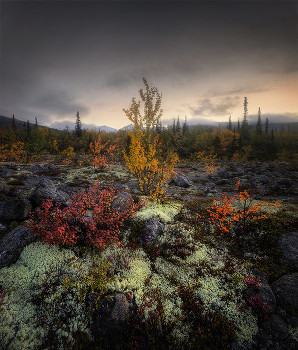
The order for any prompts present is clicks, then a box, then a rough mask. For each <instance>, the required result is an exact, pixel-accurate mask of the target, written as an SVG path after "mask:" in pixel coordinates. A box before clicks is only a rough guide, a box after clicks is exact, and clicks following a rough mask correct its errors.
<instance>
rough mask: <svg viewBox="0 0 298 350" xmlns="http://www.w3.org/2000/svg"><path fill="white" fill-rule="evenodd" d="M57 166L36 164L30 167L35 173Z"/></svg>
mask: <svg viewBox="0 0 298 350" xmlns="http://www.w3.org/2000/svg"><path fill="white" fill-rule="evenodd" d="M54 168H55V167H54V166H53V165H50V164H42V165H41V164H35V165H33V166H32V168H31V169H30V171H31V172H32V173H33V174H38V173H40V172H42V171H45V170H50V169H54Z"/></svg>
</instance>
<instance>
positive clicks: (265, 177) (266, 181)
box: [259, 175, 269, 185]
mask: <svg viewBox="0 0 298 350" xmlns="http://www.w3.org/2000/svg"><path fill="white" fill-rule="evenodd" d="M259 181H260V182H261V183H262V184H265V185H267V184H268V183H269V178H268V176H266V175H261V176H260V177H259Z"/></svg>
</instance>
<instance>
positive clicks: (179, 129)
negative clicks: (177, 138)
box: [176, 115, 181, 132]
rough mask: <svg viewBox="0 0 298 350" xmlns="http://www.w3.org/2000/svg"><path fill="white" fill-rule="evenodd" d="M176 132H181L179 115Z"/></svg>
mask: <svg viewBox="0 0 298 350" xmlns="http://www.w3.org/2000/svg"><path fill="white" fill-rule="evenodd" d="M176 131H177V132H180V131H181V125H180V121H179V115H178V119H177V123H176Z"/></svg>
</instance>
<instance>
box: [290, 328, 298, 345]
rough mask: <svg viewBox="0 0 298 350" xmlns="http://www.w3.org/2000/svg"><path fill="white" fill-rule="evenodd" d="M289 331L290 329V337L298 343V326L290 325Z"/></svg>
mask: <svg viewBox="0 0 298 350" xmlns="http://www.w3.org/2000/svg"><path fill="white" fill-rule="evenodd" d="M288 331H289V334H290V337H291V338H292V339H294V340H295V341H296V342H297V343H298V327H292V326H289V327H288Z"/></svg>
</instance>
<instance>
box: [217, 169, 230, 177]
mask: <svg viewBox="0 0 298 350" xmlns="http://www.w3.org/2000/svg"><path fill="white" fill-rule="evenodd" d="M214 175H215V176H216V177H219V178H220V179H228V178H229V173H228V172H227V170H226V169H225V168H221V169H219V170H217V172H216V173H215V174H214Z"/></svg>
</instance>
